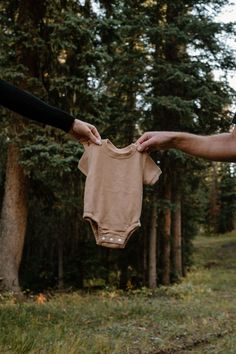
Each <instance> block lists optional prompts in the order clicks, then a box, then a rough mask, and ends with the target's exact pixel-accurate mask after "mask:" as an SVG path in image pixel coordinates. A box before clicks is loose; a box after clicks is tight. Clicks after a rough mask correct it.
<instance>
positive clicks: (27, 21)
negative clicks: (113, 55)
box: [0, 0, 45, 292]
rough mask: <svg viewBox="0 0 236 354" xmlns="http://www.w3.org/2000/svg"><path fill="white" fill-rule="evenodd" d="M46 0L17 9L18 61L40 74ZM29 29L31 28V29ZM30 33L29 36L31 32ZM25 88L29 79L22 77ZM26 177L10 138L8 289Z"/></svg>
mask: <svg viewBox="0 0 236 354" xmlns="http://www.w3.org/2000/svg"><path fill="white" fill-rule="evenodd" d="M44 10H45V8H44V1H38V2H37V5H35V2H34V1H32V0H21V1H20V2H19V5H18V9H17V11H16V14H17V26H18V29H19V31H21V33H22V34H23V36H26V38H24V40H22V39H23V38H20V40H19V41H18V43H17V45H16V58H17V63H18V64H22V65H24V66H25V67H26V69H27V70H28V72H29V75H30V76H32V77H38V76H39V66H38V61H37V58H38V53H37V51H36V50H35V49H36V48H35V46H34V45H32V46H31V45H29V42H30V41H31V40H32V38H37V37H38V29H39V24H40V23H41V21H42V16H43V14H44ZM28 31H29V32H28ZM29 33H30V36H28V34H29ZM20 86H21V87H22V88H26V86H27V83H26V81H25V80H22V82H21V85H20ZM21 124H22V123H20V122H19V119H18V118H16V120H15V126H13V130H15V131H16V132H18V131H19V127H18V125H21ZM27 214H28V207H27V177H26V175H25V173H24V170H23V168H22V167H21V166H20V165H19V149H18V148H17V146H16V145H15V143H13V142H11V143H10V144H9V147H8V154H7V168H6V177H5V193H4V197H3V205H2V212H1V223H0V241H1V251H0V272H1V278H2V282H1V287H3V288H4V289H5V290H12V291H14V292H20V286H19V280H18V272H19V266H20V262H21V256H22V251H23V245H24V237H25V231H26V226H27Z"/></svg>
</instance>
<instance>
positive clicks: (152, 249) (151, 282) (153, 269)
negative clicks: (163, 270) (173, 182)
mask: <svg viewBox="0 0 236 354" xmlns="http://www.w3.org/2000/svg"><path fill="white" fill-rule="evenodd" d="M148 286H149V288H150V289H155V288H156V287H157V207H156V205H155V203H153V207H152V217H151V233H150V241H149V272H148Z"/></svg>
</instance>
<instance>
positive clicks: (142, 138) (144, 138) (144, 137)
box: [136, 133, 149, 144]
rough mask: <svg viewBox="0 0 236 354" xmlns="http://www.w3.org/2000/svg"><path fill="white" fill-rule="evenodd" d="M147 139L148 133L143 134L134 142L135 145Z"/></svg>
mask: <svg viewBox="0 0 236 354" xmlns="http://www.w3.org/2000/svg"><path fill="white" fill-rule="evenodd" d="M148 139H149V133H144V134H143V135H142V136H140V138H139V139H138V140H137V141H136V144H142V143H143V142H144V141H146V140H148Z"/></svg>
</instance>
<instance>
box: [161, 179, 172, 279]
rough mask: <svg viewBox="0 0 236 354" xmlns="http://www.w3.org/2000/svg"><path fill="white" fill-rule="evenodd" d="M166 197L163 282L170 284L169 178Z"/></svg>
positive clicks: (166, 184)
mask: <svg viewBox="0 0 236 354" xmlns="http://www.w3.org/2000/svg"><path fill="white" fill-rule="evenodd" d="M164 199H165V201H166V203H167V205H166V207H165V210H164V218H163V219H164V227H163V254H162V284H163V285H169V284H170V235H171V209H170V202H171V183H170V180H169V178H167V180H166V183H165V191H164Z"/></svg>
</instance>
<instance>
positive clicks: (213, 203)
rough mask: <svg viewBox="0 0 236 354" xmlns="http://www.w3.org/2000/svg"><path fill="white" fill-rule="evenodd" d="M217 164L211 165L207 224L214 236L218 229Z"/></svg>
mask: <svg viewBox="0 0 236 354" xmlns="http://www.w3.org/2000/svg"><path fill="white" fill-rule="evenodd" d="M216 167H217V163H215V162H213V163H212V175H211V191H210V208H209V224H210V227H211V231H212V232H213V233H214V234H216V233H218V229H219V212H220V206H219V195H218V194H219V186H218V175H217V168H216Z"/></svg>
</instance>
